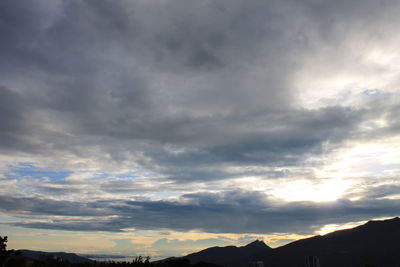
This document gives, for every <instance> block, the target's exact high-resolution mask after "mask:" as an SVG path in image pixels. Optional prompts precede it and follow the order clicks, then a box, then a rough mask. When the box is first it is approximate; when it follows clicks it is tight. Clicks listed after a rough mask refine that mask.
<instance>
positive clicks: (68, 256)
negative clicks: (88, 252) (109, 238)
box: [18, 249, 93, 263]
mask: <svg viewBox="0 0 400 267" xmlns="http://www.w3.org/2000/svg"><path fill="white" fill-rule="evenodd" d="M18 251H19V252H20V253H21V255H22V256H24V257H26V258H30V259H33V260H41V259H48V258H59V259H62V260H64V261H68V262H70V263H92V262H93V261H92V260H90V259H88V258H85V257H81V256H78V255H76V254H75V253H66V252H44V251H35V250H28V249H20V250H18Z"/></svg>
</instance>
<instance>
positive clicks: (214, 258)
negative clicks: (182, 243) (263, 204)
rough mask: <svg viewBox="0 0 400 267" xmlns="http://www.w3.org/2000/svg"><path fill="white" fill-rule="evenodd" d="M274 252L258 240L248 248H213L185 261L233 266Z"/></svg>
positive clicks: (197, 253)
mask: <svg viewBox="0 0 400 267" xmlns="http://www.w3.org/2000/svg"><path fill="white" fill-rule="evenodd" d="M270 250H272V249H271V248H270V247H269V246H267V245H266V244H265V243H264V242H263V241H259V240H256V241H254V242H252V243H250V244H248V245H246V246H242V247H235V246H227V247H212V248H207V249H204V250H202V251H199V252H196V253H192V254H189V255H187V256H185V257H184V258H185V259H189V260H190V262H191V263H197V262H210V263H215V264H220V265H231V264H232V263H234V262H249V261H254V260H257V257H256V255H263V254H264V253H266V252H268V251H270Z"/></svg>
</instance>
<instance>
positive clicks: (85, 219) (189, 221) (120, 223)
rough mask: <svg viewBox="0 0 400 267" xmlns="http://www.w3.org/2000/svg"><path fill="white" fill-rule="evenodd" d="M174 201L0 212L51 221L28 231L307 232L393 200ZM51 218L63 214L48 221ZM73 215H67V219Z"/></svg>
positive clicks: (11, 206)
mask: <svg viewBox="0 0 400 267" xmlns="http://www.w3.org/2000/svg"><path fill="white" fill-rule="evenodd" d="M182 200H184V201H183V202H178V201H175V202H173V201H126V200H123V201H122V200H121V201H117V200H99V201H93V202H88V203H79V202H69V201H54V200H50V199H46V200H44V199H37V198H2V201H1V202H0V203H1V204H0V208H1V210H2V211H3V212H5V213H6V214H9V215H14V216H17V217H18V216H23V217H22V218H26V216H29V215H46V216H50V217H48V218H50V219H51V220H49V219H48V220H46V221H45V222H43V221H42V222H40V221H35V222H30V221H28V220H24V221H22V222H18V223H15V225H18V226H23V227H28V228H43V229H63V230H81V231H87V230H93V231H111V232H112V231H122V230H123V229H126V228H137V229H148V230H155V229H160V228H165V229H171V230H177V231H188V230H201V231H205V232H216V233H219V232H221V233H243V232H246V233H258V234H262V233H264V234H265V233H274V232H292V233H302V234H310V233H312V232H313V231H314V230H315V229H318V228H319V227H321V226H323V225H325V224H340V223H346V222H348V221H361V220H366V219H370V218H373V217H382V216H395V215H396V214H398V213H399V212H400V208H399V201H398V200H389V199H386V200H368V199H361V200H357V201H349V200H338V201H335V202H329V203H310V202H291V203H283V202H277V201H274V200H271V199H268V198H266V196H265V195H264V194H261V193H259V192H251V191H229V192H224V193H219V194H215V193H198V194H189V195H185V196H183V199H182ZM51 216H68V217H64V218H59V217H58V218H53V219H52V217H51ZM71 216H72V217H71Z"/></svg>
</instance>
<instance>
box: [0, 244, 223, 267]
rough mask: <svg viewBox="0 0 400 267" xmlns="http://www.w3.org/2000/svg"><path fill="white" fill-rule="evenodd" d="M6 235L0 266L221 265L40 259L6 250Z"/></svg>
mask: <svg viewBox="0 0 400 267" xmlns="http://www.w3.org/2000/svg"><path fill="white" fill-rule="evenodd" d="M7 241H8V240H7V237H6V236H5V237H1V236H0V267H28V266H29V267H126V266H131V267H222V266H220V265H216V264H211V263H196V264H190V262H189V260H187V259H173V260H167V261H164V262H158V263H151V262H150V258H149V257H146V258H143V257H141V256H139V257H136V258H135V259H133V260H132V261H131V262H114V261H108V262H97V261H93V262H85V263H71V262H68V261H66V260H64V259H62V258H60V257H55V256H47V257H42V258H40V259H30V258H27V257H24V256H23V255H22V254H21V253H20V252H19V251H14V250H7Z"/></svg>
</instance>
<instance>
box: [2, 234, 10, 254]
mask: <svg viewBox="0 0 400 267" xmlns="http://www.w3.org/2000/svg"><path fill="white" fill-rule="evenodd" d="M7 241H8V237H7V236H5V237H1V236H0V253H1V254H3V253H4V252H6V251H7V244H6V243H7Z"/></svg>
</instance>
